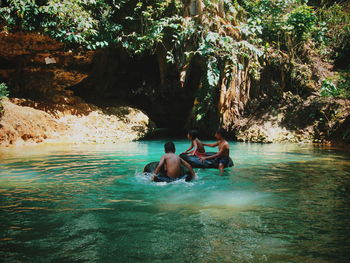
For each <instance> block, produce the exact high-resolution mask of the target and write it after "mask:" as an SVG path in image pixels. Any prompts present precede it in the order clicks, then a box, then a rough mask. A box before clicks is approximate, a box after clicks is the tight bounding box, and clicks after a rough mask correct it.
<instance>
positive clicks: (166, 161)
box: [154, 152, 196, 179]
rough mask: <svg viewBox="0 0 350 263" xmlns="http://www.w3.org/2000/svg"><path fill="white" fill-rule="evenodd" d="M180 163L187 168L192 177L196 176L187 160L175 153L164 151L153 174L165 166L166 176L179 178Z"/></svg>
mask: <svg viewBox="0 0 350 263" xmlns="http://www.w3.org/2000/svg"><path fill="white" fill-rule="evenodd" d="M181 164H182V165H184V166H186V167H187V168H188V170H189V171H190V173H191V175H192V177H193V178H195V177H196V174H195V173H194V171H193V169H192V167H191V165H189V164H188V163H187V162H185V161H184V160H182V159H181V158H180V157H179V156H177V155H176V154H175V153H171V152H169V153H166V154H164V155H163V156H162V158H161V159H160V161H159V164H158V166H157V168H156V169H155V170H154V175H156V174H158V173H159V172H160V170H161V169H162V168H163V167H165V168H166V169H165V170H166V175H167V176H168V177H170V178H174V179H176V178H179V177H180V176H181Z"/></svg>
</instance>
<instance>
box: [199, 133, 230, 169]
mask: <svg viewBox="0 0 350 263" xmlns="http://www.w3.org/2000/svg"><path fill="white" fill-rule="evenodd" d="M225 136H226V131H225V130H224V129H223V128H219V129H218V130H217V131H216V133H215V138H216V139H217V140H218V141H217V142H216V143H209V144H205V143H203V145H205V146H209V147H216V146H218V147H219V152H217V153H216V154H214V155H211V156H206V157H200V159H201V160H202V161H204V160H207V159H214V158H218V159H219V170H220V173H221V174H222V173H223V172H224V168H225V167H227V166H228V165H229V162H230V145H229V144H228V142H227V141H226V140H225Z"/></svg>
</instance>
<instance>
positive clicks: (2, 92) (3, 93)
mask: <svg viewBox="0 0 350 263" xmlns="http://www.w3.org/2000/svg"><path fill="white" fill-rule="evenodd" d="M9 95H10V92H9V91H8V87H7V85H6V84H5V83H0V98H3V97H8V96H9Z"/></svg>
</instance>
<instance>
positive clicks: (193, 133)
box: [183, 130, 205, 157]
mask: <svg viewBox="0 0 350 263" xmlns="http://www.w3.org/2000/svg"><path fill="white" fill-rule="evenodd" d="M187 138H188V139H189V140H190V141H191V145H190V147H189V148H188V149H187V150H186V151H184V152H183V153H185V154H188V155H195V156H198V157H201V156H205V149H204V146H203V143H202V142H201V141H200V140H199V139H198V131H197V130H189V131H188V133H187ZM192 148H193V151H190V150H191V149H192Z"/></svg>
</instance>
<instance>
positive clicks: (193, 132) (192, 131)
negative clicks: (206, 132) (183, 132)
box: [188, 130, 198, 140]
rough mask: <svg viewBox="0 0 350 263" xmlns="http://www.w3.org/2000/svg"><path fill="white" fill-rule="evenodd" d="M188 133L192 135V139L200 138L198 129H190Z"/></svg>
mask: <svg viewBox="0 0 350 263" xmlns="http://www.w3.org/2000/svg"><path fill="white" fill-rule="evenodd" d="M188 134H189V135H190V136H191V138H192V140H195V139H197V138H198V131H197V130H189V131H188Z"/></svg>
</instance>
